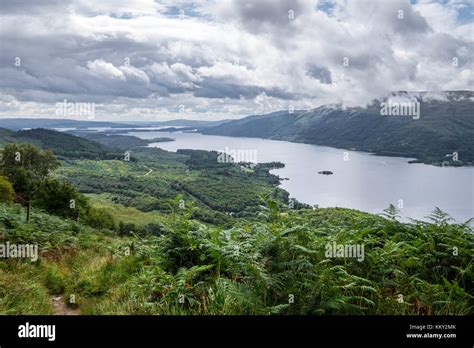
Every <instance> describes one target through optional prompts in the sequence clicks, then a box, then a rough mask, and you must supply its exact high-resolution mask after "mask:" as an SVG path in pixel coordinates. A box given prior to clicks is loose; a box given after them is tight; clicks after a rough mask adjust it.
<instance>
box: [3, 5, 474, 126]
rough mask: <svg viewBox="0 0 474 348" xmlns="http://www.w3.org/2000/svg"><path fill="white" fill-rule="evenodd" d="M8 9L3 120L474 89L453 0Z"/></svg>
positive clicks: (465, 28)
mask: <svg viewBox="0 0 474 348" xmlns="http://www.w3.org/2000/svg"><path fill="white" fill-rule="evenodd" d="M0 11H1V12H0V20H1V22H2V25H1V26H0V44H1V46H2V50H0V97H1V98H0V117H2V116H3V117H5V116H31V115H38V114H41V115H42V116H45V117H47V116H54V105H55V103H57V102H58V101H62V100H64V99H68V100H70V101H84V102H87V101H93V102H96V103H97V104H100V105H101V108H100V112H99V111H98V112H99V114H100V115H99V117H103V118H110V117H112V118H114V119H129V118H133V119H136V118H139V117H144V118H147V119H148V118H153V117H154V118H156V119H163V118H177V117H178V118H179V117H186V118H206V119H209V118H234V117H239V116H245V115H248V114H255V113H258V112H271V111H276V110H279V109H282V108H286V107H288V105H293V106H294V107H295V108H297V109H303V108H311V107H317V106H319V105H321V104H326V103H341V104H344V105H347V106H354V105H365V104H366V103H369V102H370V101H371V100H372V99H373V98H377V97H380V96H383V95H386V94H388V93H390V92H392V91H396V90H413V91H421V90H432V91H441V90H447V89H472V86H473V83H474V77H473V75H472V66H473V58H472V57H473V51H474V42H473V37H472V32H473V30H474V27H473V23H472V17H470V16H469V13H470V12H469V11H472V5H469V3H468V2H463V1H458V0H448V1H442V2H435V1H428V0H421V1H417V2H415V3H414V4H411V3H410V1H408V0H407V1H405V0H394V1H388V2H383V3H382V2H375V1H366V0H358V1H348V0H334V1H316V0H315V1H312V0H293V1H290V0H282V1H277V2H276V1H273V0H258V1H257V0H255V1H250V0H219V1H206V2H204V1H196V2H191V1H187V0H180V1H171V0H163V1H153V0H130V1H125V0H117V1H113V2H112V1H100V2H97V1H93V0H64V1H54V0H45V1H42V2H41V5H40V3H39V2H38V3H37V2H30V1H22V0H15V1H12V0H4V1H2V8H1V10H0ZM179 105H185V109H186V110H187V112H186V113H185V114H184V115H183V114H180V113H179V107H178V106H179ZM140 115H141V116H140Z"/></svg>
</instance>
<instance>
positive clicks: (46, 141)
mask: <svg viewBox="0 0 474 348" xmlns="http://www.w3.org/2000/svg"><path fill="white" fill-rule="evenodd" d="M9 142H18V143H30V144H33V145H35V146H38V147H40V148H42V149H50V150H52V151H53V152H54V154H55V155H56V156H58V157H59V158H70V159H72V158H77V159H80V158H82V159H84V158H85V159H115V158H122V157H123V151H121V150H118V149H114V148H112V147H106V146H104V145H102V144H100V143H98V142H95V141H92V140H88V139H85V138H81V137H77V136H73V135H70V134H66V133H62V132H56V131H53V130H49V129H43V128H36V129H29V130H20V131H17V132H14V131H11V130H8V129H2V128H0V144H6V143H9Z"/></svg>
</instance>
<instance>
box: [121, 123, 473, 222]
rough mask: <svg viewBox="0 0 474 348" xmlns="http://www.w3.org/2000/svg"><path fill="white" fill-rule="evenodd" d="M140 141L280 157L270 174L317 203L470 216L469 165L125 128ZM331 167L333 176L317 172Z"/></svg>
mask: <svg viewBox="0 0 474 348" xmlns="http://www.w3.org/2000/svg"><path fill="white" fill-rule="evenodd" d="M128 134H129V135H134V136H137V137H140V138H143V139H152V138H157V137H170V138H174V139H176V141H173V142H166V143H153V144H150V146H154V147H159V148H162V149H164V150H168V151H176V150H178V149H200V150H216V151H227V152H231V151H232V150H235V151H237V150H241V151H242V150H243V151H245V150H248V153H251V154H252V158H250V159H253V157H254V156H255V155H256V161H257V162H270V161H279V162H283V163H284V164H285V168H282V169H276V170H273V171H272V173H274V174H276V175H278V176H280V177H282V178H288V179H289V180H283V181H282V183H281V187H282V188H283V189H285V190H287V191H288V192H289V193H290V197H292V198H296V199H297V200H298V201H300V202H304V203H309V204H312V205H314V204H318V205H319V206H320V207H336V206H337V207H346V208H354V209H358V210H362V211H367V212H371V213H381V212H382V211H383V209H385V208H387V207H388V206H389V205H390V204H393V205H395V206H396V207H399V208H400V215H402V216H403V217H405V218H406V217H410V218H416V219H423V217H425V216H426V215H428V214H429V213H430V212H431V211H432V210H433V209H434V207H439V208H441V209H442V210H444V211H446V212H448V213H449V214H450V215H451V216H452V217H453V218H455V219H456V221H461V222H464V221H465V220H467V219H469V218H471V217H474V168H472V167H470V168H469V167H461V168H452V167H446V168H442V167H435V166H431V165H424V164H409V163H408V160H409V159H407V158H400V157H383V156H374V155H371V154H368V153H364V152H356V151H348V150H342V149H335V148H330V147H324V146H316V145H308V144H298V143H291V142H287V141H277V140H265V139H258V138H234V137H225V136H214V135H203V134H199V133H179V132H178V133H168V132H130V133H128ZM322 170H330V171H332V172H333V173H334V174H333V175H321V174H318V172H319V171H322Z"/></svg>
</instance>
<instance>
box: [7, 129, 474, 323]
mask: <svg viewBox="0 0 474 348" xmlns="http://www.w3.org/2000/svg"><path fill="white" fill-rule="evenodd" d="M65 136H68V137H72V136H71V135H67V134H66V135H65ZM18 149H21V151H20V152H22V153H31V154H32V155H31V156H30V157H28V158H37V159H39V160H37V161H36V160H35V161H33V160H32V161H30V162H22V163H17V162H15V161H14V162H10V161H9V160H8V158H9V156H10V155H8V154H9V153H10V152H13V153H15V152H18V151H13V150H18ZM53 151H55V149H53ZM109 151H113V150H109ZM3 153H4V154H7V156H3V158H4V159H5V160H4V162H2V167H1V170H2V173H3V174H4V177H1V176H0V194H1V197H7V198H6V199H3V200H2V203H0V246H2V247H3V248H4V246H5V245H6V244H5V243H6V242H8V243H9V244H10V245H25V244H31V245H37V246H38V251H39V257H38V259H37V260H34V259H29V258H14V257H8V258H5V257H4V256H3V255H2V254H1V253H0V256H1V257H0V314H53V313H55V310H54V307H53V306H52V297H53V296H61V298H62V299H63V301H64V302H65V304H66V305H67V306H69V307H71V308H74V309H76V310H78V311H80V313H82V314H170V315H176V314H178V315H187V314H190V315H201V314H209V315H229V314H231V315H233V314H250V315H253V314H292V315H293V314H302V315H332V314H402V315H472V314H473V313H474V297H473V294H474V287H473V284H474V270H473V261H472V255H473V254H474V234H473V232H474V231H473V228H472V227H470V225H469V222H466V223H464V224H453V223H451V221H450V217H449V216H448V215H447V214H445V213H444V212H442V211H440V210H439V209H435V210H434V212H433V214H432V215H430V217H429V219H431V222H424V221H412V222H411V223H402V222H400V221H398V220H397V214H398V212H397V210H396V209H395V208H394V207H393V206H391V207H389V208H388V209H387V210H386V211H385V213H384V215H383V216H376V215H372V214H368V213H362V212H359V211H355V210H350V209H338V208H326V209H313V208H308V206H306V205H304V204H300V203H298V202H296V204H295V205H294V206H293V209H289V208H288V204H287V203H288V195H287V193H286V192H285V191H282V190H280V189H277V188H276V187H275V186H276V183H278V178H276V177H275V176H272V175H270V174H269V172H268V171H269V169H270V168H272V167H274V166H278V165H280V164H278V163H273V164H262V165H258V166H256V167H254V168H253V169H252V170H242V169H241V168H240V166H239V165H238V164H233V163H218V162H217V160H216V156H217V153H215V152H205V151H180V152H179V153H176V154H175V153H169V152H166V151H162V150H158V149H140V148H138V147H137V148H134V149H133V150H132V153H133V156H134V160H133V161H132V160H130V161H126V160H123V159H122V160H117V159H116V160H103V159H102V160H91V159H77V158H75V156H74V155H72V156H73V157H71V158H68V159H66V160H64V161H62V162H61V164H62V166H61V167H58V163H57V162H56V159H55V157H54V156H53V155H52V154H51V153H49V152H46V151H40V150H38V149H33V148H32V147H31V146H30V145H19V144H11V145H7V146H5V147H4V149H3ZM33 154H34V156H33ZM106 156H108V154H106ZM38 163H41V164H42V165H41V166H39V165H38ZM39 168H41V169H42V171H41V170H39ZM20 172H24V175H23V176H24V177H26V178H30V179H31V182H33V183H34V185H32V186H34V190H32V191H31V192H32V193H31V195H30V198H31V202H32V207H33V208H32V210H31V217H30V219H29V221H28V220H27V216H26V215H25V207H24V206H22V205H21V204H18V203H12V201H11V199H8V197H9V196H11V192H10V191H11V190H9V189H8V187H10V186H11V187H12V188H14V189H15V191H16V193H17V194H18V193H20V194H21V193H22V192H25V191H22V190H23V188H22V187H23V186H21V185H19V183H18V180H19V179H18V176H17V175H16V173H20ZM12 173H15V175H12ZM38 173H40V174H41V175H39V174H38ZM9 185H10V186H9ZM3 187H6V189H3ZM5 192H6V193H5ZM9 192H10V193H9ZM17 202H18V200H17ZM71 203H74V207H73V208H71ZM332 246H343V248H344V247H345V246H356V247H357V248H359V249H358V250H359V251H361V250H362V253H361V254H359V253H358V254H357V255H355V254H351V255H348V254H346V253H345V251H344V250H343V253H342V254H339V251H338V252H337V253H328V248H331V247H332ZM360 248H363V249H360Z"/></svg>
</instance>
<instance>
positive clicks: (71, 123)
mask: <svg viewBox="0 0 474 348" xmlns="http://www.w3.org/2000/svg"><path fill="white" fill-rule="evenodd" d="M0 127H2V128H8V129H12V130H19V129H25V128H77V127H111V128H129V127H133V126H132V125H130V124H123V123H116V122H107V121H80V120H64V119H51V118H2V119H0Z"/></svg>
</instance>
